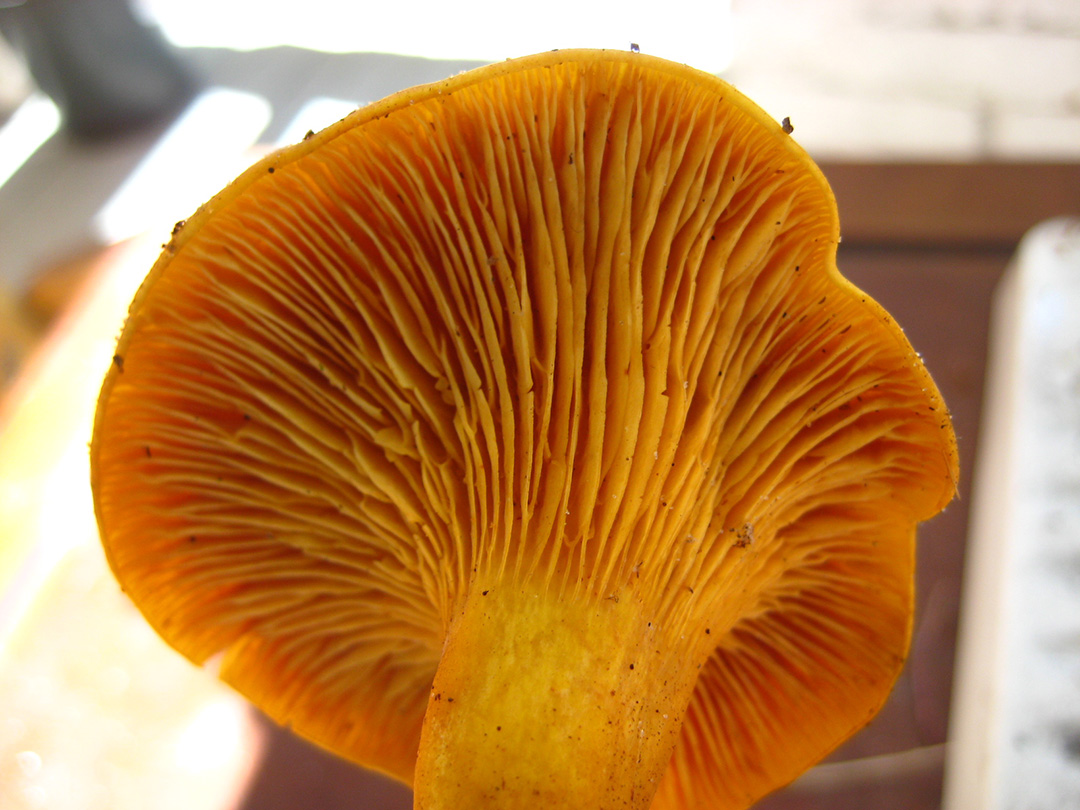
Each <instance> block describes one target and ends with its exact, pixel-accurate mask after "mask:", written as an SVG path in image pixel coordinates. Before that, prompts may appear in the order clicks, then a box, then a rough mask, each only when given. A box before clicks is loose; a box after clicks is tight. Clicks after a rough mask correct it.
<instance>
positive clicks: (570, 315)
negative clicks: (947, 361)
mask: <svg viewBox="0 0 1080 810" xmlns="http://www.w3.org/2000/svg"><path fill="white" fill-rule="evenodd" d="M837 242H838V224H837V215H836V207H835V203H834V200H833V197H832V195H831V193H830V191H829V188H828V186H827V184H826V182H825V180H824V178H823V177H822V175H821V173H820V172H819V171H818V169H817V168H816V167H815V166H814V164H813V163H812V162H811V161H810V159H809V158H808V157H807V155H806V154H805V153H804V152H803V150H802V149H801V148H800V147H799V146H797V145H796V144H795V142H794V141H793V140H792V139H791V137H790V136H789V135H788V134H787V133H785V131H784V130H783V128H782V127H781V125H780V124H777V123H776V122H775V121H772V120H771V119H769V118H768V117H767V116H766V115H765V114H764V113H763V112H762V111H761V110H760V109H758V108H757V107H756V106H754V105H753V104H752V103H751V102H750V101H748V100H747V99H746V98H744V97H742V96H741V95H739V94H738V93H737V92H736V91H735V90H734V89H732V88H731V87H730V86H729V85H727V84H725V83H724V82H722V81H720V80H719V79H717V78H715V77H712V76H709V75H705V74H702V73H700V72H698V71H695V70H693V69H690V68H687V67H683V66H679V65H675V64H671V63H668V62H665V61H663V60H660V59H656V58H651V57H648V56H643V55H640V54H634V53H617V52H609V51H561V52H552V53H546V54H541V55H538V56H532V57H527V58H524V59H518V60H512V61H507V62H504V63H501V64H496V65H492V66H489V67H485V68H481V69H479V70H475V71H472V72H469V73H465V74H461V75H459V76H456V77H454V78H452V79H449V80H447V81H444V82H440V83H437V84H432V85H428V86H424V87H419V88H414V89H411V90H407V91H404V92H402V93H398V94H396V95H394V96H391V97H389V98H387V99H385V100H384V101H381V102H379V103H377V104H374V105H372V106H369V107H366V108H364V109H361V110H359V111H357V112H355V113H353V114H352V115H350V116H349V117H347V118H345V119H344V120H342V121H341V122H339V123H338V124H335V125H334V126H331V127H330V128H328V129H326V130H324V131H323V132H321V133H319V134H317V135H315V136H313V137H310V138H308V139H307V140H305V141H304V142H302V143H299V144H297V145H295V146H292V147H289V148H287V149H285V150H282V151H280V152H277V153H275V154H273V155H270V156H269V157H267V158H266V159H264V160H263V161H261V162H260V163H258V164H256V165H255V166H254V167H252V168H251V169H250V170H248V171H247V172H246V173H244V174H243V175H242V176H241V177H240V178H239V179H237V180H236V181H235V182H234V183H232V184H231V185H230V186H228V187H227V188H226V189H225V190H224V191H222V192H221V193H220V194H219V195H218V196H216V197H215V198H213V199H212V200H211V201H210V202H208V203H207V204H206V205H205V206H203V207H202V208H201V209H200V210H199V211H198V212H197V213H196V214H195V215H194V216H192V217H191V218H190V219H189V220H188V221H187V223H186V224H185V225H184V226H183V227H182V228H180V229H179V230H178V232H177V233H176V234H175V235H174V237H173V239H172V241H171V242H170V244H169V245H168V246H167V248H166V249H165V252H164V253H163V255H162V257H161V259H160V260H159V261H158V262H157V264H156V265H155V266H154V268H153V269H152V271H151V273H150V275H149V277H148V278H147V280H146V282H145V283H144V285H143V287H142V289H141V290H140V291H139V293H138V295H137V297H136V298H135V301H134V303H133V304H132V306H131V311H130V317H129V319H128V322H127V324H126V326H125V328H124V331H123V334H122V336H121V337H120V340H119V344H118V347H117V358H116V363H115V364H114V366H113V367H112V368H111V369H110V370H109V372H108V375H107V377H106V380H105V384H104V388H103V390H102V394H101V399H100V404H99V407H98V412H97V417H96V425H95V433H94V440H93V446H92V460H93V473H92V475H93V486H94V492H95V504H96V509H97V516H98V522H99V525H100V529H101V535H102V538H103V541H104V544H105V548H106V550H107V554H108V558H109V561H110V563H111V565H112V567H113V570H114V571H115V573H116V575H117V577H118V578H119V580H120V582H121V583H122V584H123V586H124V588H125V589H126V590H127V592H128V593H129V594H130V595H131V597H132V598H133V599H134V601H135V603H136V604H137V605H138V606H139V608H140V609H141V610H142V611H143V613H144V614H145V615H146V617H147V619H148V620H149V621H150V622H151V623H152V624H153V626H154V627H155V628H157V630H158V631H159V632H160V634H161V635H162V636H164V638H165V639H166V640H167V641H168V642H169V643H170V644H172V645H173V646H174V647H176V649H178V650H179V651H180V652H182V653H183V654H184V655H186V656H188V657H189V658H190V659H192V660H193V661H195V662H198V663H202V662H205V661H207V660H208V659H210V658H211V657H213V656H218V655H220V672H221V677H223V678H224V679H225V680H226V681H228V682H229V683H231V684H233V685H234V686H235V687H236V688H237V689H238V690H240V691H241V692H242V693H244V694H245V695H247V696H248V697H249V698H250V699H251V700H252V701H253V702H254V703H255V704H257V705H258V706H260V707H261V708H262V709H263V710H265V711H266V712H267V713H269V714H270V715H271V716H272V717H273V718H275V719H277V720H278V721H280V722H282V723H288V724H289V725H291V727H292V728H293V729H295V730H296V731H297V732H299V733H300V734H302V735H304V736H306V737H308V738H310V739H312V740H314V741H316V742H318V743H320V744H321V745H323V746H325V747H327V748H329V749H330V750H332V751H335V752H337V753H339V754H341V755H343V756H345V757H348V758H350V759H352V760H355V761H356V762H359V763H361V764H363V765H366V766H368V767H371V768H375V769H378V770H381V771H383V772H385V773H388V774H391V775H392V776H395V777H397V778H398V779H401V780H403V781H405V782H408V783H411V784H412V785H413V787H414V790H415V797H416V799H415V801H416V807H418V808H425V810H426V809H428V808H451V807H452V808H463V807H505V808H510V807H525V806H528V807H534V806H549V807H573V808H582V807H594V808H612V807H633V808H647V807H650V806H651V807H654V808H684V807H685V808H735V807H745V806H746V805H748V804H749V803H751V802H752V801H753V800H755V799H756V798H758V797H760V796H762V795H763V794H765V793H767V792H768V791H770V790H773V789H774V788H776V787H777V786H780V785H782V784H784V783H786V782H788V781H789V780H791V779H793V778H794V777H795V776H797V775H798V774H799V773H800V772H801V771H803V770H804V769H805V768H807V767H808V766H810V765H811V764H813V763H814V762H815V761H817V760H818V759H819V758H820V757H822V756H823V755H824V754H826V753H827V752H829V751H830V750H831V749H832V748H834V747H835V746H836V745H837V744H838V743H840V742H841V741H842V740H844V739H845V738H846V737H847V736H848V735H850V734H851V733H852V732H853V731H855V730H856V729H858V728H859V727H861V726H862V725H864V724H865V723H866V722H867V721H868V720H869V719H870V717H871V716H872V715H873V714H874V713H875V712H876V711H877V709H878V708H879V706H880V705H881V703H882V702H883V701H884V699H885V697H886V695H887V694H888V692H889V689H890V687H891V685H892V683H893V680H894V678H895V677H896V675H897V673H898V671H899V669H900V667H901V665H902V662H903V660H904V657H905V655H906V650H907V645H908V641H909V636H910V632H911V612H912V589H913V586H912V574H913V551H914V537H915V528H916V524H917V523H918V522H919V521H921V520H924V519H926V518H929V517H930V516H932V515H933V514H935V513H936V512H938V511H939V510H940V509H942V508H943V507H944V505H945V504H946V503H947V502H948V501H949V500H950V498H951V497H952V495H953V491H954V486H955V480H956V475H957V471H956V446H955V439H954V437H953V433H952V429H951V426H950V421H949V417H948V414H947V411H946V409H945V406H944V404H943V402H942V400H941V397H940V395H939V394H938V392H937V390H936V388H935V387H934V384H933V382H932V381H931V379H930V376H929V375H928V373H927V371H926V370H925V368H924V367H923V364H922V362H921V361H920V359H919V357H918V356H917V355H916V354H915V352H914V351H913V350H912V349H911V347H910V345H909V344H908V342H907V341H906V339H905V338H904V336H903V333H902V332H901V330H900V328H899V327H898V326H897V325H896V324H895V323H894V322H893V321H892V320H891V319H890V318H889V316H888V315H887V314H886V313H885V312H884V311H883V310H882V308H881V307H880V306H878V305H877V304H876V303H875V302H873V301H872V300H870V299H869V298H868V297H867V296H866V295H865V294H863V293H862V292H860V291H859V290H858V289H856V288H855V287H853V286H852V285H851V284H850V283H848V282H847V281H845V280H844V279H843V278H842V277H841V276H840V275H839V274H838V272H837V270H836V268H835V251H836V245H837Z"/></svg>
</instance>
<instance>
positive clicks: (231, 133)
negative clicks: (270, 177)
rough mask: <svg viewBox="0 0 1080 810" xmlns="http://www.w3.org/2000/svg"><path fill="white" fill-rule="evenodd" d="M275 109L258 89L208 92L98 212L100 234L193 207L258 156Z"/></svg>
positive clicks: (127, 232)
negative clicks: (255, 151)
mask: <svg viewBox="0 0 1080 810" xmlns="http://www.w3.org/2000/svg"><path fill="white" fill-rule="evenodd" d="M271 113H272V110H271V108H270V103H269V102H268V101H267V100H266V99H264V98H263V97H262V96H258V95H254V94H252V93H243V92H239V91H237V90H229V89H224V88H220V87H218V88H211V89H209V90H207V91H206V92H204V93H202V94H201V95H200V96H198V97H197V98H196V99H195V100H194V101H193V102H192V103H191V106H190V107H188V109H187V111H185V112H184V114H183V115H182V116H181V117H180V119H179V120H178V121H177V122H176V123H175V124H173V126H172V127H171V128H170V129H169V131H168V132H166V133H165V135H163V136H162V138H161V140H159V141H158V143H157V144H156V145H155V146H154V148H153V149H152V150H151V151H150V153H149V154H148V155H147V156H146V157H145V158H144V159H143V161H142V162H141V163H140V164H139V166H138V167H137V168H136V169H135V171H133V172H132V173H131V174H130V175H129V176H128V178H127V179H126V180H125V181H124V183H123V185H121V186H120V188H118V189H117V190H116V192H115V193H114V194H113V195H112V197H110V198H109V200H108V201H107V202H106V203H105V205H104V206H103V207H102V209H101V210H100V211H99V212H98V213H97V215H96V216H95V217H94V221H93V227H94V230H95V232H96V235H97V236H98V238H100V239H101V240H102V241H103V242H105V243H106V244H108V243H112V242H117V241H119V240H121V239H125V238H128V237H130V236H134V235H135V234H138V233H143V232H145V231H147V230H152V229H161V228H166V227H169V226H170V225H171V224H172V223H173V222H175V221H177V220H179V219H183V218H185V217H187V216H188V215H190V214H191V213H193V212H194V211H195V209H196V208H198V207H199V205H201V204H202V203H203V202H205V201H206V200H207V199H209V198H210V197H211V196H213V195H214V194H215V193H216V192H218V191H219V190H220V189H221V188H222V186H224V185H225V184H226V183H228V182H229V181H230V180H232V179H233V178H234V177H235V176H236V175H237V174H239V172H240V171H241V170H242V169H244V168H245V167H246V166H247V165H248V164H250V163H251V162H252V158H253V155H252V153H251V151H250V150H251V148H252V147H253V146H254V145H255V143H256V142H257V141H258V139H259V136H260V135H261V134H262V133H263V131H264V130H265V129H266V126H267V124H269V123H270V118H271Z"/></svg>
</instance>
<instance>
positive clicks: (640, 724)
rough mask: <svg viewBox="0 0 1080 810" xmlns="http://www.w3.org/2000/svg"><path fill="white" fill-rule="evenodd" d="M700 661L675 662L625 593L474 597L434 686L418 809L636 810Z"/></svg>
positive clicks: (653, 784)
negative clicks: (575, 596)
mask: <svg viewBox="0 0 1080 810" xmlns="http://www.w3.org/2000/svg"><path fill="white" fill-rule="evenodd" d="M675 638H676V639H677V638H678V636H677V635H676V636H675ZM704 654H706V653H705V651H702V652H701V653H700V654H699V651H697V650H692V649H687V650H685V654H674V655H673V654H672V650H671V641H670V637H669V633H666V632H662V631H661V628H660V627H658V626H656V624H655V623H653V622H651V621H650V620H649V617H648V616H647V615H646V613H645V610H644V608H643V605H642V603H641V602H639V601H638V600H636V599H633V598H629V597H626V596H624V597H622V598H620V599H619V600H615V599H613V598H610V599H599V600H594V599H590V600H577V601H575V600H570V599H564V598H561V597H559V596H557V595H551V594H547V593H542V592H538V591H515V592H510V591H508V590H504V591H502V592H499V591H497V590H491V591H489V592H486V594H485V593H484V592H477V591H474V592H473V594H472V595H471V596H470V597H469V598H468V599H467V600H466V602H465V605H464V608H463V610H462V611H461V613H460V614H458V615H457V616H456V617H455V619H454V620H453V621H452V623H451V627H450V632H449V634H448V637H447V642H446V644H445V647H444V651H443V657H442V660H441V662H440V664H439V668H438V672H437V674H436V676H435V681H434V684H433V686H432V692H431V697H430V699H429V702H428V709H427V714H426V715H425V719H424V727H423V732H422V734H421V737H420V749H419V756H418V759H417V764H416V771H415V778H414V790H415V804H414V806H415V808H417V810H443V809H444V808H445V809H446V810H450V808H453V810H460V808H463V807H486V808H524V807H530V808H532V807H538V806H539V807H567V808H581V807H588V808H616V807H618V808H641V809H642V810H645V809H646V808H648V807H649V805H650V804H651V803H652V798H653V795H654V794H655V792H656V789H657V787H658V786H659V783H660V778H661V776H662V775H663V773H664V771H665V769H666V767H667V765H668V762H669V760H670V759H671V755H672V751H673V750H674V747H675V743H676V741H677V739H678V736H679V731H680V728H681V727H682V721H683V717H684V715H685V712H686V708H687V705H688V704H689V701H690V696H691V693H692V691H693V688H694V683H695V676H696V674H697V670H698V665H699V664H700V663H701V660H700V659H701V658H703V657H704Z"/></svg>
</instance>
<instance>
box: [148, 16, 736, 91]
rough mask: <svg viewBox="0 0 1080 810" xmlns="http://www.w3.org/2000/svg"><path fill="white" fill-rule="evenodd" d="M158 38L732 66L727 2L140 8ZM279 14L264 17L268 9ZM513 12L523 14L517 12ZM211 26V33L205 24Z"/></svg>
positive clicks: (246, 46) (223, 44) (189, 43)
mask: <svg viewBox="0 0 1080 810" xmlns="http://www.w3.org/2000/svg"><path fill="white" fill-rule="evenodd" d="M141 4H142V7H143V9H144V11H145V13H146V14H147V16H148V17H150V18H151V19H153V20H156V21H157V23H158V24H159V25H160V26H161V28H162V30H163V32H164V33H165V36H166V37H168V38H169V39H170V40H171V41H172V42H173V43H175V44H177V45H180V46H182V47H199V46H209V47H218V48H233V49H236V50H254V49H256V48H270V47H274V46H276V45H295V46H297V47H301V48H311V49H313V50H320V51H331V52H338V53H342V52H373V53H397V54H405V55H408V56H424V57H428V58H432V59H469V60H478V61H488V62H495V61H500V60H502V59H506V58H509V57H514V56H525V55H527V54H530V53H539V52H541V51H549V50H551V49H552V48H583V47H584V48H618V49H621V50H627V49H628V48H629V47H630V44H631V43H637V44H639V45H640V46H641V50H642V51H643V52H644V53H650V54H654V55H656V56H663V57H666V58H668V59H672V60H675V61H677V62H684V63H686V64H690V65H693V66H694V67H696V68H700V69H701V70H706V71H710V72H714V73H716V72H720V71H721V70H723V69H724V68H726V67H727V65H728V63H729V62H730V61H731V54H732V37H731V0H664V1H663V2H656V0H649V1H646V0H624V2H621V3H618V4H616V5H613V4H611V3H599V2H592V3H590V2H588V0H585V1H584V2H583V1H582V0H548V2H545V3H542V4H537V5H533V6H527V7H512V6H508V5H507V4H506V2H505V0H464V1H463V2H458V3H447V2H445V0H415V2H411V3H341V2H339V0H305V2H304V3H303V5H302V9H303V13H297V12H295V10H293V7H292V5H291V4H290V5H289V9H290V10H289V11H288V12H286V11H285V10H284V4H276V3H271V4H268V3H267V2H266V0H187V2H184V3H175V2H172V0H141ZM279 5H281V6H282V10H281V11H280V12H279V13H270V11H269V8H268V6H270V7H276V6H279ZM522 8H527V9H528V11H526V12H524V13H523V12H522V10H521V9H522ZM207 20H213V21H214V24H213V25H207Z"/></svg>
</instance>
